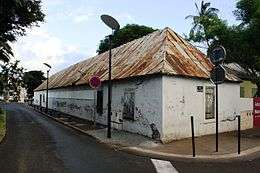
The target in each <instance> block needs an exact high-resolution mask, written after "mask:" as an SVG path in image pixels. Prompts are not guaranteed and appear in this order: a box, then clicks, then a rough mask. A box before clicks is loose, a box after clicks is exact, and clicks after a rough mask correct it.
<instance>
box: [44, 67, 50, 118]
mask: <svg viewBox="0 0 260 173" xmlns="http://www.w3.org/2000/svg"><path fill="white" fill-rule="evenodd" d="M43 64H44V65H45V66H47V67H48V70H47V87H46V110H45V111H46V113H48V107H49V72H50V70H51V66H50V65H49V64H47V63H43Z"/></svg>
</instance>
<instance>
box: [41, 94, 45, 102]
mask: <svg viewBox="0 0 260 173" xmlns="http://www.w3.org/2000/svg"><path fill="white" fill-rule="evenodd" d="M42 102H45V94H43V95H42Z"/></svg>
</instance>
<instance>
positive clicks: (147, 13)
mask: <svg viewBox="0 0 260 173" xmlns="http://www.w3.org/2000/svg"><path fill="white" fill-rule="evenodd" d="M42 1H43V2H42V9H43V11H44V13H45V14H46V18H45V22H44V23H42V24H40V27H33V28H31V29H28V31H27V36H24V37H21V38H19V40H18V42H16V43H14V44H13V49H14V52H15V56H16V59H19V60H21V63H22V65H23V66H24V67H25V68H26V69H27V70H45V67H44V66H43V65H42V63H43V62H48V63H49V64H51V65H52V66H53V69H52V71H51V72H52V74H53V73H55V72H57V71H59V70H61V69H63V68H65V67H67V66H69V65H71V64H74V63H77V62H79V61H81V60H83V59H86V58H89V57H92V56H94V55H95V54H96V49H97V47H98V44H99V41H100V40H101V39H103V38H104V36H105V35H108V34H110V32H111V31H110V29H109V28H108V27H106V26H105V25H104V24H103V23H102V21H101V20H100V15H101V14H109V15H112V16H113V17H115V18H116V19H117V20H118V22H119V23H120V25H121V26H124V25H126V24H128V23H136V24H141V25H147V26H151V27H153V28H158V29H163V28H165V27H166V26H167V27H170V28H172V29H173V30H175V31H176V32H177V33H179V34H181V35H183V33H185V34H187V33H188V32H189V29H190V27H191V20H185V17H186V16H187V15H189V14H196V9H195V6H194V3H195V2H197V3H200V2H201V1H200V0H160V1H159V0H142V1H141V0H121V1H120V0H42ZM209 2H211V4H212V6H213V7H216V8H218V9H219V10H220V13H219V15H220V16H221V18H223V19H226V20H228V22H229V23H230V24H233V23H235V18H234V16H233V13H232V11H233V10H234V9H235V3H236V0H211V1H209Z"/></svg>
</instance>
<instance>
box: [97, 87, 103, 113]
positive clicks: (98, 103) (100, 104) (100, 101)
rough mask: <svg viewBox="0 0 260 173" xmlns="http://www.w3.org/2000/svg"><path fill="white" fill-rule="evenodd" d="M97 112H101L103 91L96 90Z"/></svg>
mask: <svg viewBox="0 0 260 173" xmlns="http://www.w3.org/2000/svg"><path fill="white" fill-rule="evenodd" d="M97 113H98V114H99V115H102V114H103V91H97Z"/></svg>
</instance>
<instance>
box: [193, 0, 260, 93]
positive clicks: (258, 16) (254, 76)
mask: <svg viewBox="0 0 260 173" xmlns="http://www.w3.org/2000/svg"><path fill="white" fill-rule="evenodd" d="M202 4H203V3H202ZM234 15H235V16H236V19H237V20H239V21H241V23H240V24H238V25H233V26H228V25H227V24H225V22H221V21H222V20H221V19H219V18H218V17H217V16H215V17H214V18H218V20H219V21H220V22H216V23H215V24H214V23H213V24H212V26H211V28H217V29H215V30H209V29H207V27H205V26H207V23H206V24H205V23H203V21H201V20H199V25H202V26H203V27H204V28H206V33H207V34H209V35H210V36H211V37H207V35H206V34H204V35H203V34H201V35H200V34H199V36H201V39H196V37H190V38H191V40H193V41H195V42H202V41H203V40H208V38H213V39H211V41H210V43H209V44H208V45H209V49H208V51H210V50H211V49H212V48H213V47H215V46H217V45H223V46H224V47H225V48H226V51H227V60H226V62H227V63H228V62H235V63H237V64H239V65H240V66H241V67H243V68H244V69H245V70H246V71H247V73H248V76H249V77H250V80H251V81H252V82H253V83H255V84H256V85H257V93H256V95H257V96H260V49H259V48H260V0H239V1H238V2H237V4H236V10H235V11H234ZM191 31H192V29H191Z"/></svg>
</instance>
